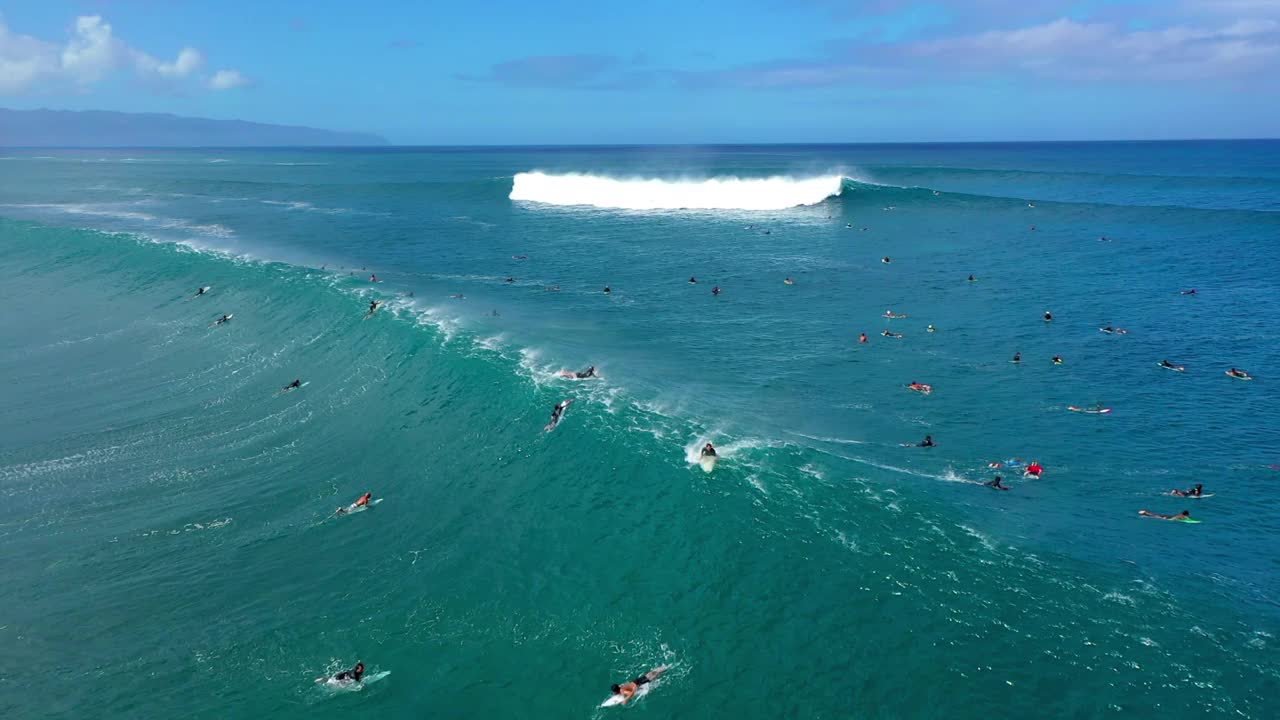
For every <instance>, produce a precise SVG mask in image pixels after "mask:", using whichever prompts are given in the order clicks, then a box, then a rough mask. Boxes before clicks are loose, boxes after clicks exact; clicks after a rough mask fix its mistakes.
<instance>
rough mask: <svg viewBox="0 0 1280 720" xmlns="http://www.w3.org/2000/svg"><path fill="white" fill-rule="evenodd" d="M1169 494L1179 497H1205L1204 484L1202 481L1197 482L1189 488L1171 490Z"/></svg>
mask: <svg viewBox="0 0 1280 720" xmlns="http://www.w3.org/2000/svg"><path fill="white" fill-rule="evenodd" d="M1169 494H1170V495H1177V496H1178V497H1193V498H1198V497H1203V496H1204V485H1203V484H1202V483H1196V486H1195V487H1193V488H1191V489H1189V490H1170V491H1169Z"/></svg>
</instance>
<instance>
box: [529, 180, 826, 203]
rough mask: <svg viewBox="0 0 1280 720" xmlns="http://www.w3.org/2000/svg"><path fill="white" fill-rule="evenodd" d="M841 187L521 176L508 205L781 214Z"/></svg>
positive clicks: (813, 183)
mask: <svg viewBox="0 0 1280 720" xmlns="http://www.w3.org/2000/svg"><path fill="white" fill-rule="evenodd" d="M844 182H845V178H844V176H843V175H841V174H838V173H833V174H827V175H815V176H811V177H791V176H786V175H777V176H773V177H762V178H739V177H713V178H705V179H701V180H696V179H679V180H672V179H663V178H624V177H610V176H607V175H589V174H579V173H567V174H549V173H543V172H522V173H518V174H517V175H516V176H515V179H514V182H513V183H512V187H511V199H512V200H524V201H528V202H537V203H543V204H546V205H563V206H572V205H578V206H591V207H599V208H616V209H621V210H784V209H786V208H793V207H799V206H802V205H817V204H818V203H821V202H822V201H824V200H826V199H827V198H829V197H834V196H837V195H839V194H840V193H841V192H842V191H843V190H844Z"/></svg>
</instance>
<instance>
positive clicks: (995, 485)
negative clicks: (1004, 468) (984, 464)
mask: <svg viewBox="0 0 1280 720" xmlns="http://www.w3.org/2000/svg"><path fill="white" fill-rule="evenodd" d="M1003 481H1004V478H1001V477H1000V476H999V475H997V476H996V479H995V480H989V481H987V482H984V483H982V484H983V485H985V486H987V487H989V488H991V489H992V490H1012V489H1013V488H1011V487H1009V486H1008V485H1004V484H1002V483H1003Z"/></svg>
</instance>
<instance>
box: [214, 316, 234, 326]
mask: <svg viewBox="0 0 1280 720" xmlns="http://www.w3.org/2000/svg"><path fill="white" fill-rule="evenodd" d="M230 321H231V316H230V315H223V316H222V317H220V318H218V319H217V320H214V321H213V324H214V325H221V324H223V323H226V322H230Z"/></svg>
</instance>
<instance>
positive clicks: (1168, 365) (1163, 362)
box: [1160, 360, 1182, 370]
mask: <svg viewBox="0 0 1280 720" xmlns="http://www.w3.org/2000/svg"><path fill="white" fill-rule="evenodd" d="M1160 367H1162V368H1169V369H1170V370H1181V369H1182V368H1180V367H1178V366H1177V365H1174V364H1173V363H1171V362H1169V361H1168V360H1161V361H1160Z"/></svg>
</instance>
